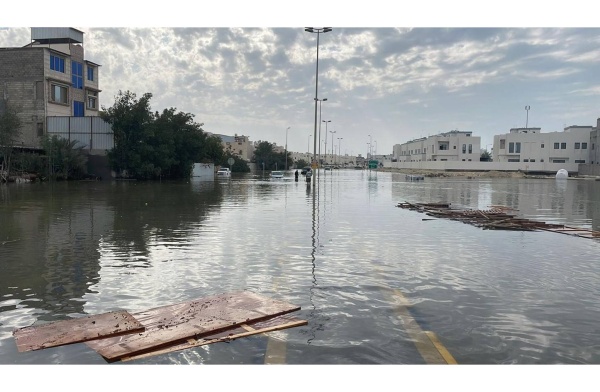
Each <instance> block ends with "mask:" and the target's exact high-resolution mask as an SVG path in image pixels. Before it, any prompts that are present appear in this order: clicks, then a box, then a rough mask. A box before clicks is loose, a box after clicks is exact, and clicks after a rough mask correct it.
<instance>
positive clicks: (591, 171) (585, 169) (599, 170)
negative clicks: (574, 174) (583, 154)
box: [579, 164, 600, 177]
mask: <svg viewBox="0 0 600 392" xmlns="http://www.w3.org/2000/svg"><path fill="white" fill-rule="evenodd" d="M579 174H580V175H582V176H598V177H600V165H596V164H594V165H591V164H585V165H579Z"/></svg>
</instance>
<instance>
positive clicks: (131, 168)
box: [100, 90, 154, 178]
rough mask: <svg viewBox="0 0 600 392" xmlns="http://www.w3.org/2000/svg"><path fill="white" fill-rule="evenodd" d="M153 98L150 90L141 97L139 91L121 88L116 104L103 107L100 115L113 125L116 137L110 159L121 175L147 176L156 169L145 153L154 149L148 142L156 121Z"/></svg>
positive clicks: (109, 153)
mask: <svg viewBox="0 0 600 392" xmlns="http://www.w3.org/2000/svg"><path fill="white" fill-rule="evenodd" d="M151 98H152V94H150V93H146V94H144V95H143V96H142V97H141V98H140V99H137V97H136V95H135V93H132V92H130V91H126V92H122V91H120V90H119V93H118V94H117V96H116V97H115V103H114V105H113V106H111V107H110V108H108V109H107V108H104V107H103V108H102V110H103V111H102V112H101V114H100V115H101V117H102V118H103V119H104V120H105V121H106V122H108V123H110V124H111V126H112V130H113V133H114V140H115V146H114V148H113V149H112V150H110V151H109V152H108V158H109V160H110V163H111V166H112V167H113V169H114V170H115V171H116V172H117V173H120V174H121V175H127V176H131V177H136V178H146V177H147V175H148V174H149V173H153V172H154V167H153V164H152V163H151V162H149V161H148V160H147V156H145V155H147V154H148V153H149V152H150V149H151V148H150V146H148V145H147V141H148V137H149V132H150V129H149V126H150V124H152V121H153V120H154V115H153V114H152V112H151V111H150V99H151ZM142 157H143V158H142Z"/></svg>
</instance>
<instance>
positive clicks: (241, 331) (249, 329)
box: [120, 314, 308, 362]
mask: <svg viewBox="0 0 600 392" xmlns="http://www.w3.org/2000/svg"><path fill="white" fill-rule="evenodd" d="M306 324H308V322H307V321H306V320H301V319H298V318H296V317H293V316H290V315H287V314H284V315H281V316H277V317H273V318H271V319H267V320H263V321H259V322H254V323H248V324H240V325H238V326H235V327H233V328H231V329H227V330H225V331H222V332H219V333H215V334H210V335H207V336H204V337H203V338H198V339H196V338H188V339H187V340H186V341H185V342H182V343H175V344H173V345H171V346H168V347H164V348H159V349H157V350H153V351H149V352H145V353H142V354H137V355H133V356H129V357H122V358H121V359H120V360H121V361H123V362H126V361H133V360H136V359H142V358H148V357H153V356H156V355H161V354H168V353H172V352H176V351H181V350H186V349H189V348H192V347H199V346H205V345H207V344H213V343H219V342H229V341H231V340H235V339H239V338H243V337H246V336H252V335H258V334H262V333H267V332H272V331H279V330H282V329H287V328H294V327H299V326H302V325H306Z"/></svg>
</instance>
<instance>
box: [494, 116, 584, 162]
mask: <svg viewBox="0 0 600 392" xmlns="http://www.w3.org/2000/svg"><path fill="white" fill-rule="evenodd" d="M591 132H592V127H591V126H577V125H573V126H569V127H567V128H565V129H564V131H563V132H546V133H542V132H541V129H540V128H512V129H511V130H510V132H509V133H506V134H502V135H495V136H494V149H493V161H494V162H526V163H529V162H532V163H535V162H549V163H588V162H590V159H591V156H590V149H591V148H592V145H591V141H590V134H591ZM594 147H595V146H594Z"/></svg>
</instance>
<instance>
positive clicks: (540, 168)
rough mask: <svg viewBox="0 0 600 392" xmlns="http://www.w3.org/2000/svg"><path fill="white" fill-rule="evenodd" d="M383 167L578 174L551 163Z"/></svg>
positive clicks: (392, 165)
mask: <svg viewBox="0 0 600 392" xmlns="http://www.w3.org/2000/svg"><path fill="white" fill-rule="evenodd" d="M383 165H384V167H390V168H395V169H416V170H441V171H523V172H534V173H548V174H553V173H556V172H557V171H558V170H560V169H565V170H567V171H568V172H569V174H577V173H578V172H579V166H580V165H579V164H577V163H552V162H535V163H525V162H462V161H445V162H440V161H435V162H423V161H421V162H389V161H385V162H384V164H383Z"/></svg>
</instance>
